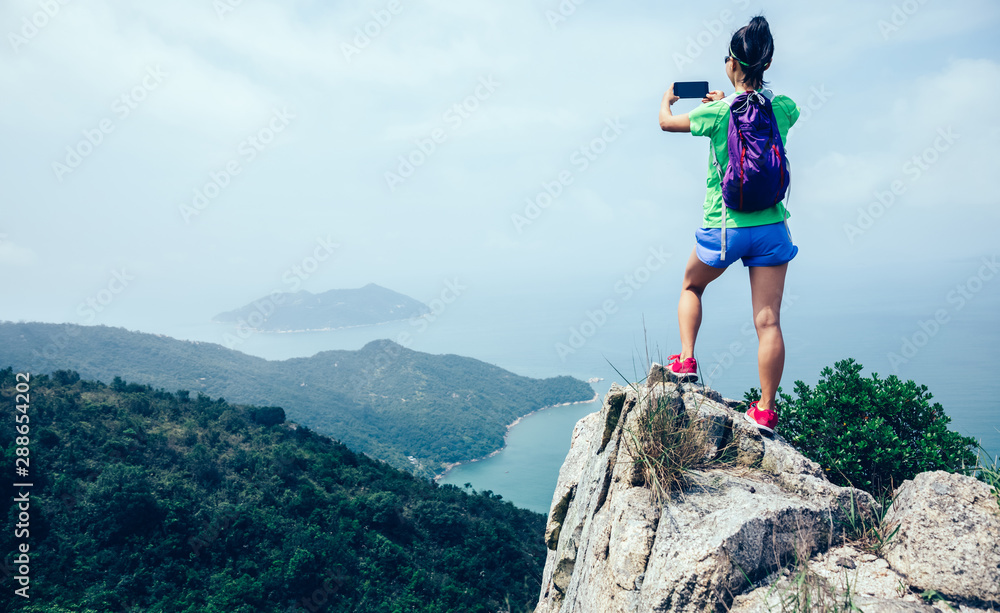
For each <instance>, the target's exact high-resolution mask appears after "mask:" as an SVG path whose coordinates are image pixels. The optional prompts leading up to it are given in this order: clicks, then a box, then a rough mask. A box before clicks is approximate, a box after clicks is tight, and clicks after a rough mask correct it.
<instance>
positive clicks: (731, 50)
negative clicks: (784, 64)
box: [716, 45, 767, 68]
mask: <svg viewBox="0 0 1000 613" xmlns="http://www.w3.org/2000/svg"><path fill="white" fill-rule="evenodd" d="M729 55H730V57H732V58H733V59H734V60H736V61H737V62H739V63H740V64H742V65H744V66H746V67H747V68H750V64H747V63H746V62H744V61H743V60H741V59H740V58H738V57H736V54H735V53H733V46H732V45H729ZM716 61H718V60H716ZM765 68H767V67H766V66H765Z"/></svg>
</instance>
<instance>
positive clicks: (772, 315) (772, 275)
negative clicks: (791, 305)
mask: <svg viewBox="0 0 1000 613" xmlns="http://www.w3.org/2000/svg"><path fill="white" fill-rule="evenodd" d="M787 270H788V263H787V262H786V263H785V264H782V265H781V266H751V267H750V295H751V300H752V302H753V323H754V326H755V327H756V328H757V339H758V340H759V341H760V348H759V349H758V350H757V370H758V371H759V373H760V402H758V403H757V406H758V407H760V408H761V409H772V410H773V409H774V408H775V404H774V397H775V395H776V394H777V393H778V384H779V383H780V382H781V373H782V371H783V370H784V368H785V341H784V339H783V338H782V336H781V296H782V295H783V294H784V291H785V272H786V271H787Z"/></svg>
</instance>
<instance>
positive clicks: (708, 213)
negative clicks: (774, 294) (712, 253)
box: [688, 90, 799, 228]
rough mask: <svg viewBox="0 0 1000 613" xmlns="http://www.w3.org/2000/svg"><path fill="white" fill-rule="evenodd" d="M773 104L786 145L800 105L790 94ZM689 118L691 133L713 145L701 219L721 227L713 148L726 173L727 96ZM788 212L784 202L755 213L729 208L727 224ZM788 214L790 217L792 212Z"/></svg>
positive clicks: (769, 219)
mask: <svg viewBox="0 0 1000 613" xmlns="http://www.w3.org/2000/svg"><path fill="white" fill-rule="evenodd" d="M758 91H759V90H758ZM771 108H772V109H773V110H774V117H775V119H777V120H778V132H780V133H781V141H782V142H783V143H785V144H786V145H787V143H788V129H789V128H791V127H792V126H793V125H794V124H795V121H796V120H797V119H798V118H799V107H798V106H796V105H795V103H794V102H792V99H791V98H789V97H788V96H775V97H774V99H773V100H771ZM688 118H689V119H690V120H691V134H693V135H695V136H707V137H709V138H711V139H712V141H711V147H712V148H713V149H712V150H710V151H709V156H708V180H707V181H706V185H707V187H708V190H707V192H706V193H705V217H704V219H702V227H705V228H721V227H722V207H723V204H722V187H721V185H720V181H719V173H718V171H717V170H716V169H715V164H714V163H713V158H712V151H714V153H715V155H716V156H718V160H719V165H720V166H722V173H723V174H725V172H726V166H727V165H728V164H729V143H728V139H729V105H728V104H726V102H725V101H724V100H719V101H716V102H707V103H704V104H702V105H701V106H699V107H698V108H696V109H695V110H693V111H691V112H690V113H688ZM785 213H786V211H785V205H784V203H783V202H779V203H778V204H777V205H775V206H772V207H770V208H767V209H764V210H763V211H755V212H753V213H741V212H739V211H734V210H733V209H728V210H727V211H726V227H727V228H746V227H748V226H763V225H766V224H771V223H778V222H779V221H783V220H784V219H785ZM787 216H788V217H791V214H788V215H787Z"/></svg>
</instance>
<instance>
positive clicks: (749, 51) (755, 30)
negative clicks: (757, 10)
mask: <svg viewBox="0 0 1000 613" xmlns="http://www.w3.org/2000/svg"><path fill="white" fill-rule="evenodd" d="M729 49H730V53H731V54H732V55H733V56H734V57H735V58H736V61H737V62H739V63H740V67H741V68H742V69H743V74H744V82H745V83H746V85H747V86H748V87H750V88H752V89H757V88H759V87H762V86H763V85H764V69H765V68H767V67H768V66H770V65H771V56H772V55H774V39H773V38H772V37H771V28H770V27H769V26H768V25H767V19H764V16H763V15H757V16H756V17H754V18H753V19H751V20H750V23H748V24H747V25H745V26H743V27H742V28H740V29H739V30H737V31H736V32H735V33H734V34H733V38H732V40H730V41H729Z"/></svg>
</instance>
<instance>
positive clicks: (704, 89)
mask: <svg viewBox="0 0 1000 613" xmlns="http://www.w3.org/2000/svg"><path fill="white" fill-rule="evenodd" d="M674 95H675V96H678V97H680V98H704V97H705V96H707V95H708V81H678V82H676V83H674Z"/></svg>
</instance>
